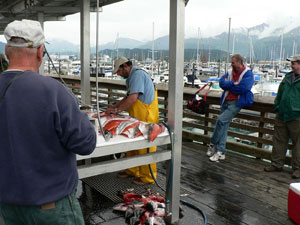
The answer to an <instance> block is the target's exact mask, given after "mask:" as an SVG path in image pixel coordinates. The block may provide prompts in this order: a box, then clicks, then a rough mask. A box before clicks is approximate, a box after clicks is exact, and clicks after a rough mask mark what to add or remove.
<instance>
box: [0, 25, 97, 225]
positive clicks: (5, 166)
mask: <svg viewBox="0 0 300 225" xmlns="http://www.w3.org/2000/svg"><path fill="white" fill-rule="evenodd" d="M4 36H5V38H6V40H7V45H6V46H5V54H6V56H7V58H8V60H9V66H8V69H7V70H6V71H4V72H3V73H2V74H1V75H0V118H1V119H0V128H1V129H0V177H1V179H0V212H1V214H2V217H3V219H4V222H5V225H21V224H22V225H42V224H43V225H54V224H66V225H68V224H70V225H71V224H72V225H74V224H76V225H83V224H84V221H83V216H82V212H81V209H80V205H79V202H78V200H77V198H76V195H75V192H76V188H77V184H78V173H77V163H76V154H80V155H87V154H90V153H91V152H92V151H93V150H94V148H95V145H96V133H95V130H94V127H93V126H92V124H91V123H90V121H89V119H88V117H87V115H86V114H85V113H83V112H81V111H80V110H79V107H78V104H77V101H76V99H75V97H74V96H73V94H72V93H71V92H70V91H69V90H68V89H67V88H66V87H64V86H63V85H62V84H61V83H59V82H58V81H56V80H54V79H53V78H49V77H44V76H42V75H39V74H38V73H37V72H38V69H39V66H40V65H41V63H42V60H43V51H44V40H45V38H44V34H43V30H42V27H41V25H40V23H39V22H37V21H32V20H22V21H14V22H12V23H10V24H8V25H7V27H6V29H5V31H4Z"/></svg>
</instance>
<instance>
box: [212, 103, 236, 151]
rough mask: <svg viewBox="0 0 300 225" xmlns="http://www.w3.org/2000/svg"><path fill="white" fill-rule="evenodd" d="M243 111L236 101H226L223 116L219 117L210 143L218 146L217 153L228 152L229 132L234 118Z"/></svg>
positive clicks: (222, 108)
mask: <svg viewBox="0 0 300 225" xmlns="http://www.w3.org/2000/svg"><path fill="white" fill-rule="evenodd" d="M240 110H241V107H238V106H237V105H236V101H225V102H224V103H223V105H222V107H221V114H220V115H219V117H218V119H217V122H216V125H215V129H214V133H213V135H212V137H211V139H210V142H211V143H212V144H214V145H216V149H217V151H220V152H223V153H225V152H226V148H225V145H226V140H227V131H228V128H229V124H230V122H231V120H232V118H233V117H234V116H235V115H236V114H237V113H238V112H239V111H240Z"/></svg>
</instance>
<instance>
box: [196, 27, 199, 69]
mask: <svg viewBox="0 0 300 225" xmlns="http://www.w3.org/2000/svg"><path fill="white" fill-rule="evenodd" d="M199 46H200V27H198V40H197V61H196V65H197V69H199Z"/></svg>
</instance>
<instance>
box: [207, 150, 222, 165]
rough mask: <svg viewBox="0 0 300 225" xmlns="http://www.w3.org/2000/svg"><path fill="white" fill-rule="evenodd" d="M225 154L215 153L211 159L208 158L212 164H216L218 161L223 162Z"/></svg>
mask: <svg viewBox="0 0 300 225" xmlns="http://www.w3.org/2000/svg"><path fill="white" fill-rule="evenodd" d="M224 159H225V154H224V153H223V152H220V151H217V152H216V153H215V154H214V155H213V156H212V157H210V158H209V160H210V161H212V162H218V161H219V160H224Z"/></svg>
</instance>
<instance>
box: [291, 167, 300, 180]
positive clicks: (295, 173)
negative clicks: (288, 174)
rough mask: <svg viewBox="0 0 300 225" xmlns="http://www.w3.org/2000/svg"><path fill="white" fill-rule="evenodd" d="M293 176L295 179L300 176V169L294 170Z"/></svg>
mask: <svg viewBox="0 0 300 225" xmlns="http://www.w3.org/2000/svg"><path fill="white" fill-rule="evenodd" d="M292 178H294V179H298V178H300V169H295V170H294V172H293V173H292Z"/></svg>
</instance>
